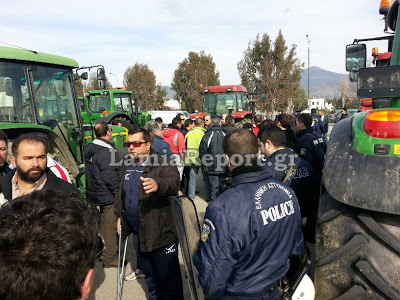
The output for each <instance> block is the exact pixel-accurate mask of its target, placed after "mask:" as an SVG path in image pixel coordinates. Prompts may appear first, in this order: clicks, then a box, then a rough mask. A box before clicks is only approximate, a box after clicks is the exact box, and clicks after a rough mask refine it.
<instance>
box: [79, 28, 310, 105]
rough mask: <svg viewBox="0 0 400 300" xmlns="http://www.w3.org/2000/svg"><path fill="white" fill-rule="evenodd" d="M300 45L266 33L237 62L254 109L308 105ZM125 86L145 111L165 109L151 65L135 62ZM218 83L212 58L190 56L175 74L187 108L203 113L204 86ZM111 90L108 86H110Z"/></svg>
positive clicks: (90, 87) (126, 75)
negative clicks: (288, 43) (202, 90)
mask: <svg viewBox="0 0 400 300" xmlns="http://www.w3.org/2000/svg"><path fill="white" fill-rule="evenodd" d="M296 47H297V46H296V45H291V46H287V45H286V41H285V39H284V37H283V35H282V32H281V31H279V34H278V36H277V37H276V39H275V40H274V41H272V40H271V38H270V37H269V36H268V34H266V33H265V34H263V35H262V36H260V35H259V34H258V35H257V36H256V38H255V40H254V41H250V42H249V44H248V47H247V49H245V50H244V52H243V59H241V60H240V61H239V62H238V63H237V70H238V74H239V76H240V79H241V85H243V86H244V87H246V88H247V91H248V92H251V93H255V94H256V95H260V94H262V93H263V94H265V95H266V98H264V97H263V99H262V98H261V97H260V96H255V103H256V108H257V109H259V110H261V111H267V112H273V111H278V110H280V111H291V110H293V109H304V108H306V107H307V98H306V95H305V91H304V90H303V89H301V88H300V78H301V71H302V69H303V67H304V65H303V64H302V63H300V61H299V59H298V58H297V54H296ZM123 84H124V86H125V87H126V88H127V89H128V90H130V91H132V92H133V94H134V97H136V99H137V100H138V104H139V107H140V109H141V110H143V111H146V110H158V109H163V108H164V97H165V96H166V91H165V89H163V88H162V87H161V84H160V83H159V84H157V83H156V76H155V74H154V72H153V71H152V70H151V69H150V68H149V66H148V65H147V64H140V63H136V64H135V65H133V66H130V67H128V68H127V69H126V70H125V73H124V78H123ZM232 84H233V83H232ZM210 85H220V80H219V72H218V71H217V69H216V65H215V63H214V61H213V57H212V56H211V55H210V54H206V53H205V52H204V51H200V52H198V53H197V52H192V51H190V52H189V53H188V56H187V57H186V58H184V59H183V60H182V61H181V62H179V63H178V67H177V69H176V70H175V71H174V75H173V79H172V83H171V87H172V89H173V90H174V91H175V93H176V94H175V98H176V99H178V100H179V101H180V103H181V107H182V109H183V110H186V111H188V112H193V111H195V110H198V111H202V95H201V86H210ZM110 87H111V86H110V85H109V86H108V88H110ZM97 88H98V86H97V81H96V75H95V74H91V76H90V78H89V81H88V83H87V84H86V87H85V89H86V90H93V89H97Z"/></svg>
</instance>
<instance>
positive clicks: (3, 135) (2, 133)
mask: <svg viewBox="0 0 400 300" xmlns="http://www.w3.org/2000/svg"><path fill="white" fill-rule="evenodd" d="M0 141H4V142H6V145H8V136H7V133H5V131H4V130H0Z"/></svg>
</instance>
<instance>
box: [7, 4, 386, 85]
mask: <svg viewBox="0 0 400 300" xmlns="http://www.w3.org/2000/svg"><path fill="white" fill-rule="evenodd" d="M379 3H380V1H379V0H336V1H321V0H319V1H317V0H301V1H299V0H296V1H282V0H280V1H272V0H247V1H245V0H230V1H218V0H213V1H211V0H203V1H191V0H147V1H140V2H139V1H137V0H130V1H127V0H114V1H104V0H97V1H76V0H70V1H48V0H36V1H31V0H29V1H27V0H20V1H3V3H2V4H1V10H0V46H7V44H11V45H17V46H20V47H23V48H26V49H31V50H36V51H40V52H46V53H51V54H56V55H61V56H67V57H70V58H73V59H75V60H76V61H77V62H78V63H79V65H80V66H91V65H99V64H102V65H104V67H105V70H106V74H107V77H108V79H109V80H110V81H111V83H112V84H113V86H117V85H118V86H122V84H123V76H124V72H125V70H126V69H127V68H128V67H130V66H133V65H134V64H135V63H140V64H147V65H148V67H149V68H150V70H152V71H153V72H154V73H155V75H156V78H157V83H161V85H171V82H172V79H173V74H174V71H175V69H177V67H178V64H179V62H182V61H183V60H184V59H185V58H186V57H187V56H188V53H189V52H190V51H194V52H200V51H201V50H204V51H205V53H206V54H210V55H211V56H212V57H213V60H214V62H215V64H216V70H217V71H218V72H219V74H220V82H221V84H222V85H224V84H240V77H239V74H238V71H237V63H238V61H240V60H241V59H243V52H244V51H245V50H246V49H247V47H248V44H249V42H251V41H253V40H254V39H255V38H256V36H257V34H260V35H262V34H265V33H266V34H268V35H269V36H270V38H271V39H272V40H274V39H275V38H276V36H277V34H278V32H279V30H282V34H283V37H284V38H285V40H286V44H287V46H289V47H290V46H291V45H292V44H294V45H296V47H297V48H296V52H297V57H298V59H299V61H300V62H301V63H304V68H307V66H308V63H309V64H310V66H317V67H320V68H323V69H325V70H328V71H332V72H336V73H342V74H346V70H345V57H344V56H345V47H346V45H347V44H351V43H352V42H353V40H354V38H368V37H377V36H382V35H385V34H384V33H383V29H384V22H383V21H382V16H381V15H379V13H378V11H379ZM307 34H308V36H309V43H308V40H307V37H306V35H307ZM4 43H7V44H4ZM375 44H376V45H378V46H379V48H380V49H382V50H383V48H384V46H383V45H382V42H381V44H379V43H375ZM375 44H374V45H371V46H370V43H368V44H367V46H368V48H367V51H368V55H369V53H371V47H372V46H375ZM308 46H309V50H310V60H309V61H308V55H307V50H308ZM382 52H383V51H382ZM110 73H112V74H110Z"/></svg>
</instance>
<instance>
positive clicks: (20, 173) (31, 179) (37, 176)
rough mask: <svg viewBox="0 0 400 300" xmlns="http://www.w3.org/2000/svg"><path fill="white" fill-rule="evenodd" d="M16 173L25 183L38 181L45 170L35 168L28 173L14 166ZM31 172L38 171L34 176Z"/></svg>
mask: <svg viewBox="0 0 400 300" xmlns="http://www.w3.org/2000/svg"><path fill="white" fill-rule="evenodd" d="M16 169H17V172H18V177H19V178H21V180H23V181H26V182H36V181H38V180H39V179H40V178H41V177H42V176H43V174H44V172H45V170H44V169H42V168H40V167H37V168H31V169H29V170H28V171H26V172H24V171H23V170H22V169H21V168H20V167H19V166H18V165H17V166H16ZM31 171H40V172H39V173H35V174H30V172H31Z"/></svg>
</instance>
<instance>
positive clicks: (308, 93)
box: [306, 34, 311, 99]
mask: <svg viewBox="0 0 400 300" xmlns="http://www.w3.org/2000/svg"><path fill="white" fill-rule="evenodd" d="M306 38H307V52H308V68H307V73H308V78H307V98H308V99H310V42H311V41H310V39H309V38H308V34H306Z"/></svg>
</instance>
